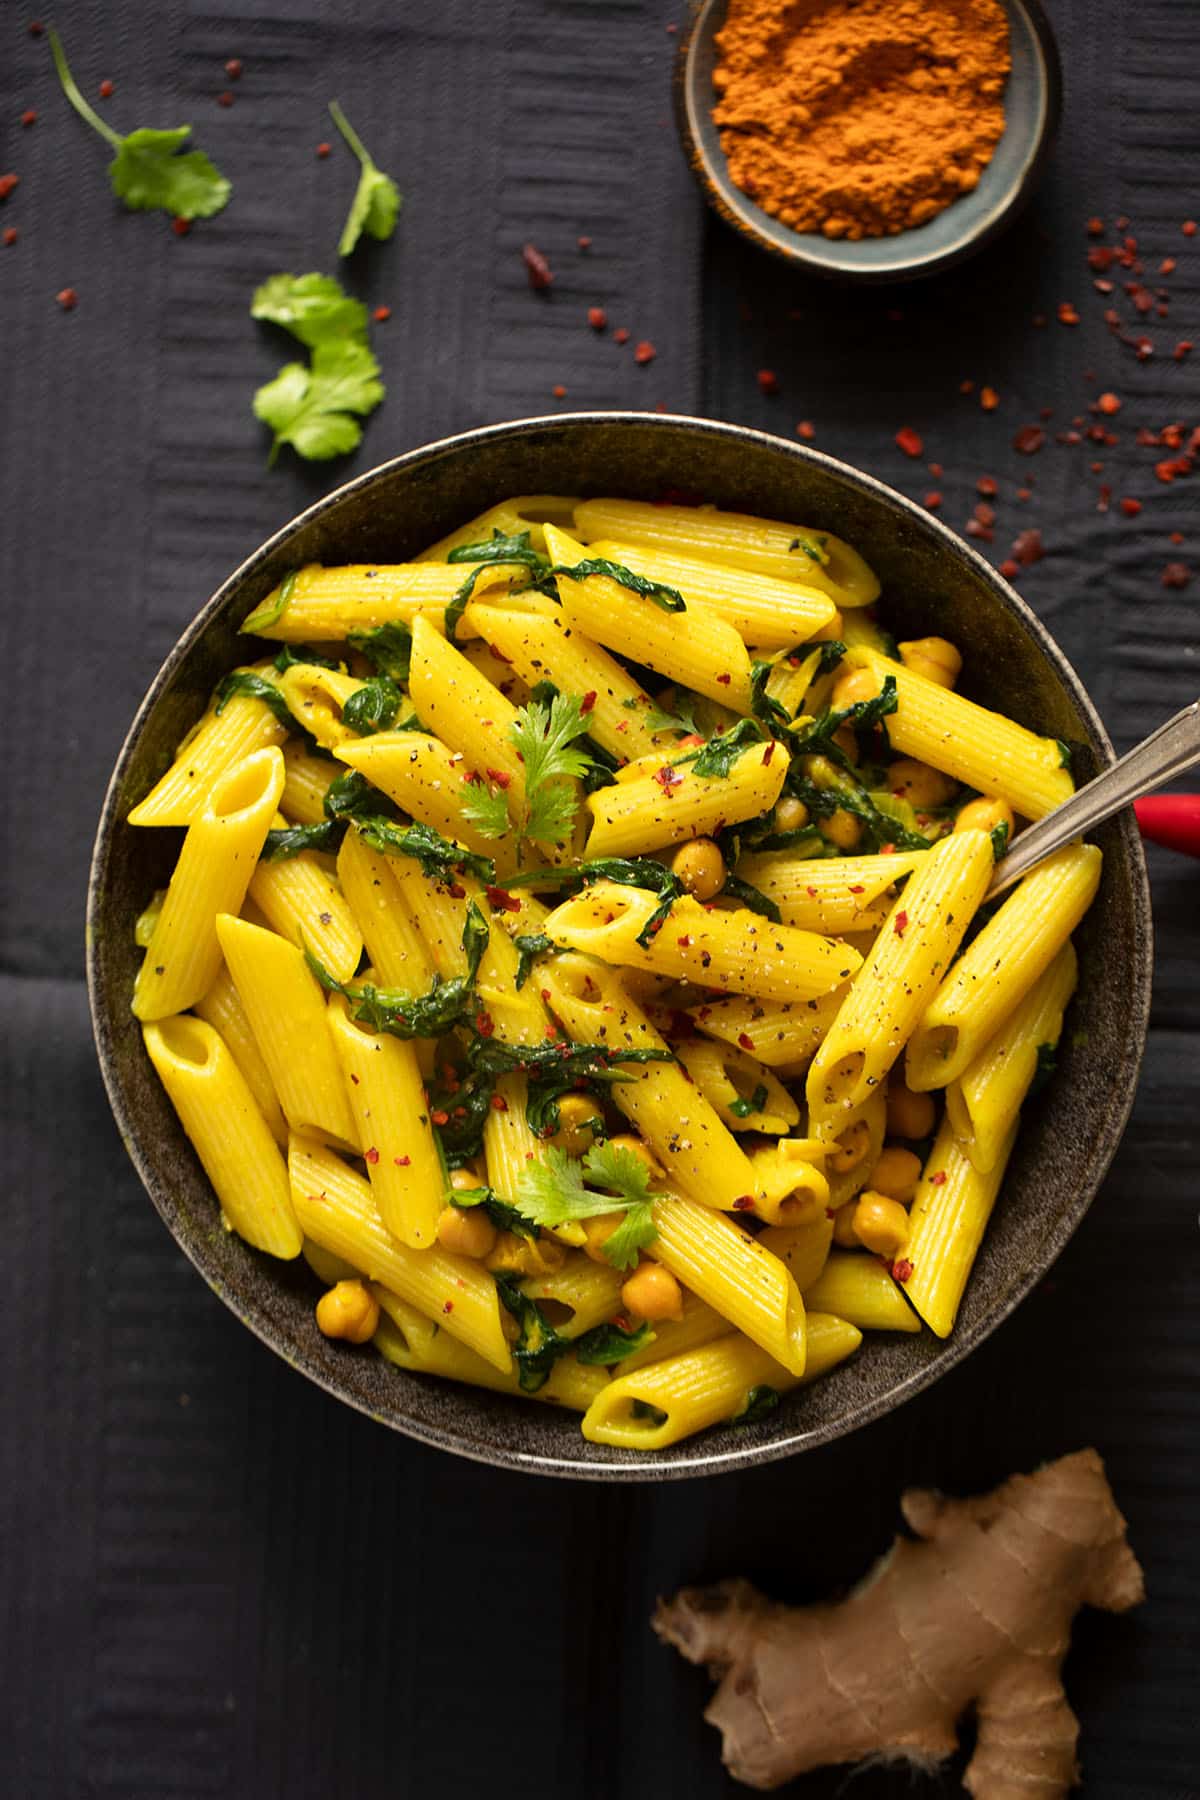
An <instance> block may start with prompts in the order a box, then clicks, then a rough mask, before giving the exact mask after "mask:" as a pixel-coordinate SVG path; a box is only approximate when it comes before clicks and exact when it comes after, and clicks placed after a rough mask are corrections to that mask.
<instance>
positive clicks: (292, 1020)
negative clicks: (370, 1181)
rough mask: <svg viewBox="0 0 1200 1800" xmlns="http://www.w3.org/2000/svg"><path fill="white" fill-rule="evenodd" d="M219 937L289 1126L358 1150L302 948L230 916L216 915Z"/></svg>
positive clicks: (318, 996) (322, 1003) (330, 1041)
mask: <svg viewBox="0 0 1200 1800" xmlns="http://www.w3.org/2000/svg"><path fill="white" fill-rule="evenodd" d="M217 937H218V939H219V941H220V945H221V950H222V953H223V954H224V957H225V961H226V962H227V963H228V965H229V973H230V975H231V976H232V977H233V983H234V986H235V987H236V988H237V991H238V998H239V999H240V1000H241V1003H242V1005H243V1006H244V1007H245V1009H246V1017H247V1018H248V1019H249V1021H250V1025H251V1028H252V1030H253V1032H254V1036H255V1040H256V1042H257V1044H258V1047H259V1049H260V1050H261V1051H262V1056H263V1061H264V1062H265V1063H266V1065H267V1068H268V1070H269V1071H270V1075H271V1081H272V1083H273V1085H274V1088H275V1092H276V1093H277V1094H278V1096H279V1104H280V1106H282V1108H283V1111H284V1115H285V1116H286V1118H287V1121H288V1124H289V1125H290V1126H291V1128H292V1130H293V1131H305V1132H310V1133H317V1132H320V1133H322V1134H326V1135H328V1136H329V1137H330V1138H332V1139H333V1140H334V1141H335V1142H337V1143H339V1144H346V1145H349V1146H350V1147H351V1148H352V1149H357V1148H358V1131H357V1127H356V1126H355V1123H354V1115H353V1114H352V1112H351V1111H350V1101H349V1099H348V1097H347V1094H346V1083H345V1081H344V1080H343V1078H342V1070H341V1065H340V1063H339V1062H338V1059H337V1055H336V1052H335V1051H334V1047H333V1039H332V1038H331V1037H330V1034H329V1026H328V1024H327V1022H326V1015H325V996H324V994H323V993H322V992H321V989H320V987H319V985H318V983H317V981H316V978H315V976H313V975H312V974H310V973H309V969H308V965H307V964H306V962H305V960H304V954H303V952H302V951H300V950H297V948H296V946H295V945H294V944H289V943H288V941H287V939H286V938H281V937H279V936H278V935H277V934H276V933H275V932H273V931H263V930H262V929H261V928H260V927H259V926H257V925H250V924H247V922H246V920H245V919H235V918H232V917H230V915H229V914H228V913H222V914H221V915H220V916H219V917H218V919H217Z"/></svg>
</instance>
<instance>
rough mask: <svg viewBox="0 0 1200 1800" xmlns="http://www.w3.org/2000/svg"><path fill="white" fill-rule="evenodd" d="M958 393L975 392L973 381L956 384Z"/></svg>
mask: <svg viewBox="0 0 1200 1800" xmlns="http://www.w3.org/2000/svg"><path fill="white" fill-rule="evenodd" d="M958 391H959V393H960V394H973V393H974V392H975V383H974V382H973V381H960V382H959V384H958Z"/></svg>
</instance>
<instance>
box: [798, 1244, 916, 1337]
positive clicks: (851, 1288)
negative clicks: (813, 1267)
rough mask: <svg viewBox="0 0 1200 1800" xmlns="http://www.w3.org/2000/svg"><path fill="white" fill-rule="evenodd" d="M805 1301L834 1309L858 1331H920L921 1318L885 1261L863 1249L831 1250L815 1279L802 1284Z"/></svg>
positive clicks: (821, 1308) (818, 1308)
mask: <svg viewBox="0 0 1200 1800" xmlns="http://www.w3.org/2000/svg"><path fill="white" fill-rule="evenodd" d="M803 1292H804V1304H805V1306H807V1307H811V1308H812V1309H813V1310H815V1311H816V1312H833V1311H834V1310H835V1309H836V1311H837V1315H838V1317H839V1318H840V1319H849V1321H850V1323H851V1324H852V1325H857V1326H858V1328H859V1330H860V1331H920V1329H921V1321H920V1319H918V1317H917V1315H916V1313H915V1312H914V1311H913V1310H912V1307H911V1306H909V1305H908V1303H907V1302H906V1300H905V1298H904V1293H903V1291H902V1289H901V1288H900V1287H899V1286H898V1285H897V1284H896V1282H895V1281H893V1279H892V1276H891V1274H890V1272H889V1270H888V1268H887V1265H886V1264H885V1263H884V1262H883V1261H882V1260H881V1259H880V1258H879V1257H877V1256H868V1255H867V1254H866V1252H865V1251H862V1250H831V1251H830V1252H829V1256H828V1258H827V1259H826V1262H825V1265H824V1267H823V1268H822V1270H821V1272H820V1274H819V1275H818V1276H817V1278H816V1280H815V1281H813V1282H810V1283H809V1285H808V1286H807V1287H806V1288H804V1290H803Z"/></svg>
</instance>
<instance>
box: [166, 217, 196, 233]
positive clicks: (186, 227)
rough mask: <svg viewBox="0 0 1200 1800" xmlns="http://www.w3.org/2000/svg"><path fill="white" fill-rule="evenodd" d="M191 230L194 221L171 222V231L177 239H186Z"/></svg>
mask: <svg viewBox="0 0 1200 1800" xmlns="http://www.w3.org/2000/svg"><path fill="white" fill-rule="evenodd" d="M191 229H192V221H191V220H190V219H172V220H171V230H172V231H173V232H174V233H175V236H176V237H186V236H187V234H188V232H189V231H190V230H191Z"/></svg>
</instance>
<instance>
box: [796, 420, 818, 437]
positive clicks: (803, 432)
mask: <svg viewBox="0 0 1200 1800" xmlns="http://www.w3.org/2000/svg"><path fill="white" fill-rule="evenodd" d="M816 435H817V428H816V426H815V425H814V424H813V422H812V420H811V419H801V421H800V423H799V424H798V425H797V427H796V436H797V437H799V438H804V440H805V441H806V442H807V441H808V440H809V439H810V438H815V437H816Z"/></svg>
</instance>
